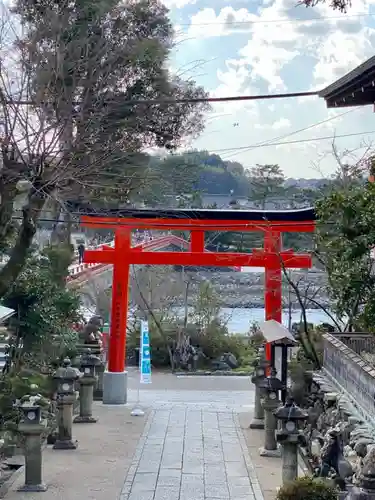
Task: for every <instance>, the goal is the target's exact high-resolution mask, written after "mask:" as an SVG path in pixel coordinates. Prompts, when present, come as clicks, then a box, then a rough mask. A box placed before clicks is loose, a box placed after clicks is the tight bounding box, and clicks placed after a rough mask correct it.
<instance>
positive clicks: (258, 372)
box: [250, 346, 268, 429]
mask: <svg viewBox="0 0 375 500" xmlns="http://www.w3.org/2000/svg"><path fill="white" fill-rule="evenodd" d="M258 355H259V356H258V358H257V359H255V361H254V363H253V366H254V373H253V376H252V377H251V382H252V383H253V384H254V385H255V401H254V417H253V419H252V421H251V423H250V429H264V409H263V406H262V401H261V399H262V389H261V388H260V387H259V384H260V382H262V380H264V377H265V376H266V368H267V367H268V362H267V360H266V359H265V355H264V347H263V346H261V347H260V348H259V350H258Z"/></svg>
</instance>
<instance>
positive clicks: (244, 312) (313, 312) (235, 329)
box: [221, 307, 332, 334]
mask: <svg viewBox="0 0 375 500" xmlns="http://www.w3.org/2000/svg"><path fill="white" fill-rule="evenodd" d="M221 314H222V317H223V319H224V320H225V322H226V323H227V328H228V331H229V332H230V333H240V334H244V333H247V332H248V331H249V329H250V327H251V325H252V324H253V323H254V322H257V323H260V322H262V321H264V320H265V311H264V309H261V308H253V309H245V308H236V309H231V308H229V307H224V308H223V309H222V312H221ZM306 314H307V320H308V322H309V323H313V324H314V325H316V324H319V323H330V324H332V320H331V319H330V318H329V316H327V315H326V314H325V313H324V312H323V311H321V310H319V309H308V310H307V311H306ZM300 321H301V311H300V310H296V311H292V323H298V322H300ZM288 322H289V311H288V310H285V311H283V323H284V325H285V326H288Z"/></svg>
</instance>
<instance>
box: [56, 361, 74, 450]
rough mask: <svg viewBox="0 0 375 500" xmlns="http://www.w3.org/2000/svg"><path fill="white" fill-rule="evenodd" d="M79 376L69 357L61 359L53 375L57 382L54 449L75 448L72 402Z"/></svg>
mask: <svg viewBox="0 0 375 500" xmlns="http://www.w3.org/2000/svg"><path fill="white" fill-rule="evenodd" d="M78 378H79V375H78V373H77V370H76V369H75V368H73V367H72V365H71V362H70V359H69V358H66V359H64V361H63V366H61V367H60V368H58V369H57V370H56V372H55V374H54V376H53V379H54V380H56V382H57V409H58V412H57V439H56V442H55V444H54V445H53V449H54V450H75V449H76V448H77V442H73V440H72V424H73V404H74V402H75V401H76V399H77V396H76V392H75V389H74V384H75V381H76V380H77V379H78Z"/></svg>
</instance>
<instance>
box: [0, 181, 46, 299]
mask: <svg viewBox="0 0 375 500" xmlns="http://www.w3.org/2000/svg"><path fill="white" fill-rule="evenodd" d="M46 197H47V193H45V192H44V191H43V189H40V188H38V189H37V188H34V193H33V194H32V195H30V197H29V202H28V204H27V205H26V206H25V207H24V208H23V209H22V219H23V220H22V225H21V228H20V230H19V233H18V238H17V241H16V243H15V245H14V247H13V249H12V252H11V255H10V258H9V261H8V262H7V263H6V264H5V266H4V267H3V268H2V269H1V270H0V298H1V297H4V295H5V294H6V292H7V291H8V290H9V288H10V286H11V285H12V283H14V281H15V280H16V279H17V278H18V276H19V274H20V273H21V271H22V269H23V267H24V265H25V262H26V259H27V255H28V252H29V249H30V246H31V244H32V242H33V238H34V236H35V233H36V229H37V227H36V222H37V220H38V218H39V215H40V212H41V211H42V209H43V206H44V203H45V200H46Z"/></svg>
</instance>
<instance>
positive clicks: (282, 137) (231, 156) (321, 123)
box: [225, 108, 362, 160]
mask: <svg viewBox="0 0 375 500" xmlns="http://www.w3.org/2000/svg"><path fill="white" fill-rule="evenodd" d="M360 109H362V108H354V109H351V110H349V111H344V112H343V113H340V114H338V115H335V116H331V117H330V118H327V119H325V120H322V121H320V122H316V123H312V124H311V125H307V126H306V127H303V128H300V129H298V130H294V131H293V132H288V133H287V134H283V135H279V136H278V137H274V138H273V139H268V140H267V141H262V142H258V143H257V144H254V145H253V146H249V148H248V151H252V150H253V149H256V148H257V147H264V146H265V145H271V144H272V143H273V142H274V141H280V140H282V139H286V138H287V137H291V136H292V135H295V134H299V133H302V132H306V131H307V130H310V129H312V128H315V127H319V126H320V125H324V124H325V123H328V122H331V121H333V120H336V118H341V117H342V116H345V115H348V114H349V113H354V112H356V111H358V110H360ZM240 152H241V151H238V152H235V153H232V154H230V155H229V156H226V158H225V160H228V159H229V158H233V156H236V155H237V154H239V153H240Z"/></svg>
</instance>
